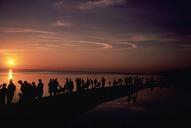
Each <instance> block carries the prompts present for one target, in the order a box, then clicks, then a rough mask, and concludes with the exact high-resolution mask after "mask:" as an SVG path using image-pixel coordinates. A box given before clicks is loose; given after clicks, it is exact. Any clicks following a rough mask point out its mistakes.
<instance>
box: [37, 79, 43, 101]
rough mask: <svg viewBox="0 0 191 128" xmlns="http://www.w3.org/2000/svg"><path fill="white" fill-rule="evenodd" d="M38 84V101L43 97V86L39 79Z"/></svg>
mask: <svg viewBox="0 0 191 128" xmlns="http://www.w3.org/2000/svg"><path fill="white" fill-rule="evenodd" d="M38 82H39V83H38V86H37V97H38V99H40V98H42V96H43V88H44V84H43V83H42V80H41V79H39V80H38Z"/></svg>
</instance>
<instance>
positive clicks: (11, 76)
mask: <svg viewBox="0 0 191 128" xmlns="http://www.w3.org/2000/svg"><path fill="white" fill-rule="evenodd" d="M8 78H9V80H11V79H13V70H12V69H9V74H8Z"/></svg>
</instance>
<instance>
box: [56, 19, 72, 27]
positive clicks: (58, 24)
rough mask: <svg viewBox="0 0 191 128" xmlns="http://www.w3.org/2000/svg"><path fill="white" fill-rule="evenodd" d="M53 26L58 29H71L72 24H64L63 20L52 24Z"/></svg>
mask: <svg viewBox="0 0 191 128" xmlns="http://www.w3.org/2000/svg"><path fill="white" fill-rule="evenodd" d="M52 25H53V26H56V27H70V26H72V23H69V22H64V21H63V20H57V21H56V22H55V23H52Z"/></svg>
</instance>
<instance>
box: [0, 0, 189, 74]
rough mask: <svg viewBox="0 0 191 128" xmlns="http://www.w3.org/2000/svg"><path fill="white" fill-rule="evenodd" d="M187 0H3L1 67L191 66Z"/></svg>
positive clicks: (0, 4)
mask: <svg viewBox="0 0 191 128" xmlns="http://www.w3.org/2000/svg"><path fill="white" fill-rule="evenodd" d="M189 5H190V4H189V2H188V1H186V0H181V1H178V0H168V1H166V0H0V68H7V63H6V61H7V60H8V59H12V60H14V61H15V67H14V68H17V69H49V70H67V71H104V72H105V71H107V72H153V71H163V70H169V69H176V68H186V67H191V59H190V58H191V42H190V40H191V24H190V22H191V16H190V12H191V9H190V7H189Z"/></svg>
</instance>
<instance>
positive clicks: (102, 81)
mask: <svg viewBox="0 0 191 128" xmlns="http://www.w3.org/2000/svg"><path fill="white" fill-rule="evenodd" d="M101 84H102V87H105V78H104V77H102V78H101Z"/></svg>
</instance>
